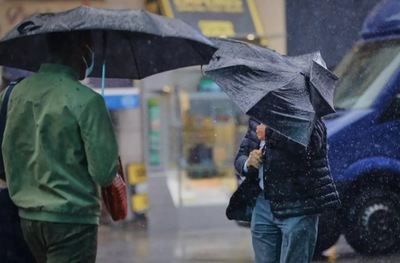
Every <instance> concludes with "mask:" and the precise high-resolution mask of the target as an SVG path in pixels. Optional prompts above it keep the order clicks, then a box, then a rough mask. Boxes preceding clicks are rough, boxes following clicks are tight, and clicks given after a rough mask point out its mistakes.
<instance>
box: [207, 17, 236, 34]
mask: <svg viewBox="0 0 400 263" xmlns="http://www.w3.org/2000/svg"><path fill="white" fill-rule="evenodd" d="M199 28H200V30H201V32H202V33H203V34H204V35H206V36H209V37H220V36H226V37H233V36H235V27H234V25H233V23H232V22H231V21H222V20H200V21H199Z"/></svg>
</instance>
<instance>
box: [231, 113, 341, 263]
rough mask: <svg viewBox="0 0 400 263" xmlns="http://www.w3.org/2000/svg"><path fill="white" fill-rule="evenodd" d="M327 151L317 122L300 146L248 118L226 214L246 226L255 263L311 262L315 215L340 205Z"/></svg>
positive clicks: (319, 123)
mask: <svg viewBox="0 0 400 263" xmlns="http://www.w3.org/2000/svg"><path fill="white" fill-rule="evenodd" d="M327 153H328V151H327V135H326V127H325V124H324V123H323V122H322V120H321V119H318V120H317V121H316V122H315V126H314V129H313V132H312V135H311V139H310V143H309V145H308V147H303V146H300V145H299V144H297V143H295V142H293V141H291V140H289V139H288V138H286V137H285V136H283V135H281V134H279V133H278V132H276V131H274V130H273V129H271V128H269V127H267V126H266V125H264V124H262V123H260V122H259V121H258V120H256V119H255V118H250V120H249V127H248V131H247V133H246V135H245V137H244V138H243V140H242V142H241V144H240V148H239V151H238V153H237V155H236V158H235V169H236V172H237V175H238V177H239V178H240V180H244V181H243V182H242V184H241V185H240V186H239V188H238V190H237V191H236V193H234V195H233V196H232V198H231V200H230V203H229V205H228V208H227V216H228V218H229V219H233V220H241V221H246V220H247V221H250V222H251V224H250V225H251V233H252V242H253V249H254V252H255V261H256V263H266V262H274V263H275V262H276V263H292V262H293V263H294V262H296V263H306V262H311V259H312V257H313V253H314V248H315V244H316V240H317V231H318V229H317V228H318V217H319V214H320V213H322V212H323V211H324V210H328V209H337V208H339V207H340V205H341V202H340V199H339V195H338V192H337V190H336V186H335V183H334V181H333V179H332V176H331V173H330V168H329V162H328V156H327Z"/></svg>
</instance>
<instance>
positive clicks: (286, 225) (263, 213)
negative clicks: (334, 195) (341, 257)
mask: <svg viewBox="0 0 400 263" xmlns="http://www.w3.org/2000/svg"><path fill="white" fill-rule="evenodd" d="M317 231H318V215H311V216H297V217H290V218H285V219H278V218H276V217H274V215H273V214H272V211H271V204H270V202H269V201H268V200H266V199H265V198H264V194H263V193H261V194H260V195H259V196H258V198H257V202H256V205H255V207H254V210H253V214H252V218H251V235H252V241H253V249H254V253H255V262H256V263H309V262H311V259H312V257H313V253H314V248H315V243H316V241H317Z"/></svg>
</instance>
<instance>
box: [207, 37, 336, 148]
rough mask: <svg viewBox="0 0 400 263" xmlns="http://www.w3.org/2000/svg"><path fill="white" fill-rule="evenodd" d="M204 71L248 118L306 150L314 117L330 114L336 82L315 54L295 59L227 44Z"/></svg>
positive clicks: (240, 44) (222, 44)
mask: <svg viewBox="0 0 400 263" xmlns="http://www.w3.org/2000/svg"><path fill="white" fill-rule="evenodd" d="M214 43H215V44H216V46H217V47H218V48H219V49H218V51H217V52H216V53H215V54H214V56H213V59H212V60H211V61H210V63H209V65H208V66H207V67H206V69H205V72H206V74H207V75H208V76H210V77H211V78H212V79H213V80H214V81H215V82H217V84H218V85H220V86H221V88H222V89H223V90H224V91H225V92H226V93H227V94H228V95H229V96H230V98H231V99H232V100H233V101H234V102H235V103H236V104H237V105H238V106H239V107H240V108H241V109H242V110H243V111H244V112H245V113H247V114H249V115H250V116H253V117H256V118H257V119H259V120H260V121H261V122H263V123H265V124H267V125H268V126H270V127H271V128H273V129H274V130H276V131H277V132H280V133H282V134H283V135H285V136H286V137H288V138H289V139H292V140H293V141H295V142H297V143H300V144H301V145H304V146H307V145H308V142H309V138H310V135H311V132H312V129H313V126H314V121H315V119H316V116H324V115H326V114H328V113H331V112H334V107H333V94H334V87H335V82H336V80H337V77H336V76H335V75H334V74H333V73H331V72H330V71H329V70H327V69H326V68H325V63H324V62H323V60H322V57H321V55H320V54H319V53H312V54H306V55H302V56H298V57H288V56H282V55H280V54H278V53H277V52H275V51H273V50H270V49H266V48H262V47H258V46H255V45H251V44H249V43H245V42H240V41H236V40H230V39H215V40H214Z"/></svg>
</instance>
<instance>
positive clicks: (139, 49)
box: [0, 7, 216, 79]
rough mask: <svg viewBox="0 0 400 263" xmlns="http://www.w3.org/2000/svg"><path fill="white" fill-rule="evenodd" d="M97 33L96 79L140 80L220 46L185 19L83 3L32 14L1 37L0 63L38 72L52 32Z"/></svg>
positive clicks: (199, 60)
mask: <svg viewBox="0 0 400 263" xmlns="http://www.w3.org/2000/svg"><path fill="white" fill-rule="evenodd" d="M77 31H87V32H88V34H89V33H90V34H92V37H93V40H94V41H93V42H94V50H95V57H96V59H95V67H94V70H93V72H92V74H91V75H90V76H91V77H101V76H102V66H103V63H104V62H105V63H106V65H107V77H108V78H131V79H141V78H144V77H146V76H149V75H152V74H156V73H159V72H163V71H167V70H172V69H176V68H180V67H186V66H192V65H199V64H207V63H208V61H209V60H210V58H211V56H212V54H213V53H214V52H215V50H216V48H215V47H214V46H213V44H212V43H211V42H210V41H209V40H208V39H207V38H206V37H204V36H203V35H202V34H201V33H199V32H198V31H196V30H195V29H193V28H192V27H190V26H189V25H187V24H185V23H184V22H182V21H181V20H178V19H172V18H167V17H164V16H159V15H155V14H152V13H149V12H146V11H143V10H107V9H96V8H91V7H78V8H75V9H71V10H68V11H65V12H60V13H43V14H36V15H33V16H31V17H29V18H27V19H25V20H24V21H22V22H21V23H20V24H18V25H17V26H16V27H15V28H14V29H13V30H11V31H10V32H9V33H8V34H7V35H6V36H5V37H4V38H3V39H2V40H1V41H0V65H3V66H10V67H15V68H21V69H25V70H30V71H37V70H38V69H39V67H40V65H41V64H42V63H43V62H44V61H47V60H48V59H49V57H50V52H49V50H48V47H47V40H46V35H47V34H51V33H52V32H64V33H65V34H74V33H75V32H77Z"/></svg>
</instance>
